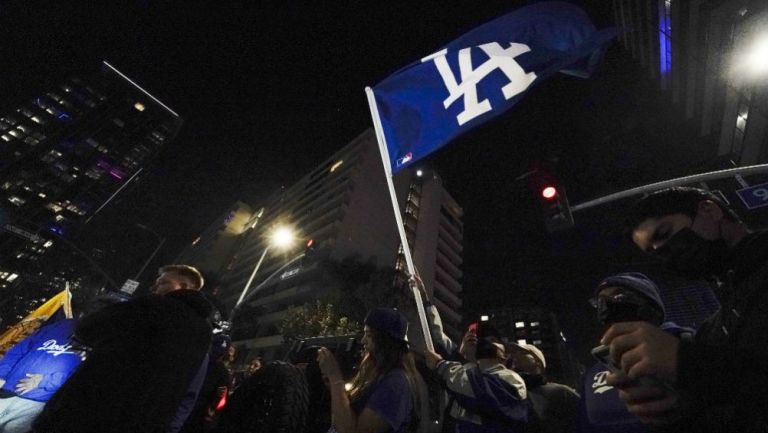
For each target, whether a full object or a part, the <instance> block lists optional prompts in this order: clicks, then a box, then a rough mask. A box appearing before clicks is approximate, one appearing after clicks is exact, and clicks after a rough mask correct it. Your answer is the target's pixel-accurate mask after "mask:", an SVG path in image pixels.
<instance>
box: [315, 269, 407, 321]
mask: <svg viewBox="0 0 768 433" xmlns="http://www.w3.org/2000/svg"><path fill="white" fill-rule="evenodd" d="M326 267H327V269H328V271H329V274H330V277H331V279H332V283H331V284H332V287H333V289H332V290H331V291H330V292H329V295H328V299H329V302H330V303H332V304H333V305H336V306H337V309H338V311H339V313H340V314H342V315H344V316H347V317H349V318H351V319H353V320H357V321H360V322H362V321H363V320H364V319H365V315H366V314H367V313H368V311H370V310H372V309H374V308H379V307H389V308H393V307H398V308H402V307H403V306H405V305H409V301H408V299H407V291H406V290H404V288H403V287H402V286H401V285H399V284H397V283H396V281H397V280H396V278H395V277H396V276H397V271H396V270H395V269H393V268H385V267H377V266H376V265H375V264H374V263H372V262H363V261H361V260H360V258H359V257H358V256H350V257H347V258H345V259H343V260H341V261H339V262H329V263H327V264H326Z"/></svg>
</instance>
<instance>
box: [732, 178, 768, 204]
mask: <svg viewBox="0 0 768 433" xmlns="http://www.w3.org/2000/svg"><path fill="white" fill-rule="evenodd" d="M736 194H738V196H739V198H740V199H741V201H743V202H744V206H746V207H747V209H757V208H760V207H764V206H768V183H761V184H760V185H753V186H750V187H749V188H744V189H740V190H738V191H736Z"/></svg>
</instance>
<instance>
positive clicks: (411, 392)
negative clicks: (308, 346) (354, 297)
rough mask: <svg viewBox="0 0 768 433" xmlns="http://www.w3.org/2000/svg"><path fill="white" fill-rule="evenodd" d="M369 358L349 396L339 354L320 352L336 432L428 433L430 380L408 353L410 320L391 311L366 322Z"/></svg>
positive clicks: (365, 357)
mask: <svg viewBox="0 0 768 433" xmlns="http://www.w3.org/2000/svg"><path fill="white" fill-rule="evenodd" d="M364 323H365V327H364V335H363V338H362V344H363V348H364V355H363V359H362V360H361V361H360V365H359V366H358V369H357V374H356V375H355V377H354V379H353V380H352V382H351V388H350V390H349V391H347V390H346V388H345V380H344V378H343V377H342V374H341V370H340V368H339V364H338V362H337V361H336V358H335V357H334V355H333V353H331V351H329V350H328V349H326V348H320V349H319V350H318V353H317V361H318V364H319V366H320V370H321V372H322V374H323V376H324V377H325V378H326V379H327V380H328V385H329V387H330V392H331V413H332V419H333V429H335V431H336V432H338V433H354V432H370V433H385V432H391V433H403V432H412V431H425V430H423V429H424V428H426V425H427V423H428V422H429V420H428V419H427V418H428V416H427V407H426V405H427V400H426V387H425V385H424V381H423V379H422V378H421V376H420V375H419V373H418V372H417V371H416V365H415V363H414V359H413V355H412V354H411V353H410V352H409V349H408V339H407V331H408V321H407V320H406V318H405V316H403V314H402V313H400V312H399V311H397V310H395V309H391V308H377V309H374V310H372V311H370V312H369V313H368V315H367V317H366V318H365V321H364Z"/></svg>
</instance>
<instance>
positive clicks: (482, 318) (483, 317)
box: [480, 316, 488, 322]
mask: <svg viewBox="0 0 768 433" xmlns="http://www.w3.org/2000/svg"><path fill="white" fill-rule="evenodd" d="M480 321H481V322H487V321H488V316H480Z"/></svg>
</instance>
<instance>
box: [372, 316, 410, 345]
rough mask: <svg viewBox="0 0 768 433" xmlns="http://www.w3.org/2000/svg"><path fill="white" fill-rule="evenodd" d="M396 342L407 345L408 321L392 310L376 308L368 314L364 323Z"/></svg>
mask: <svg viewBox="0 0 768 433" xmlns="http://www.w3.org/2000/svg"><path fill="white" fill-rule="evenodd" d="M364 323H365V324H366V325H367V326H368V327H370V328H372V329H375V330H377V331H379V332H383V333H384V334H387V335H388V336H390V337H392V338H393V339H395V340H397V341H402V342H403V343H405V344H408V319H406V318H405V316H404V315H403V314H402V313H401V312H399V311H397V310H396V309H394V308H376V309H374V310H371V311H370V312H368V315H367V316H366V317H365V322H364Z"/></svg>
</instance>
